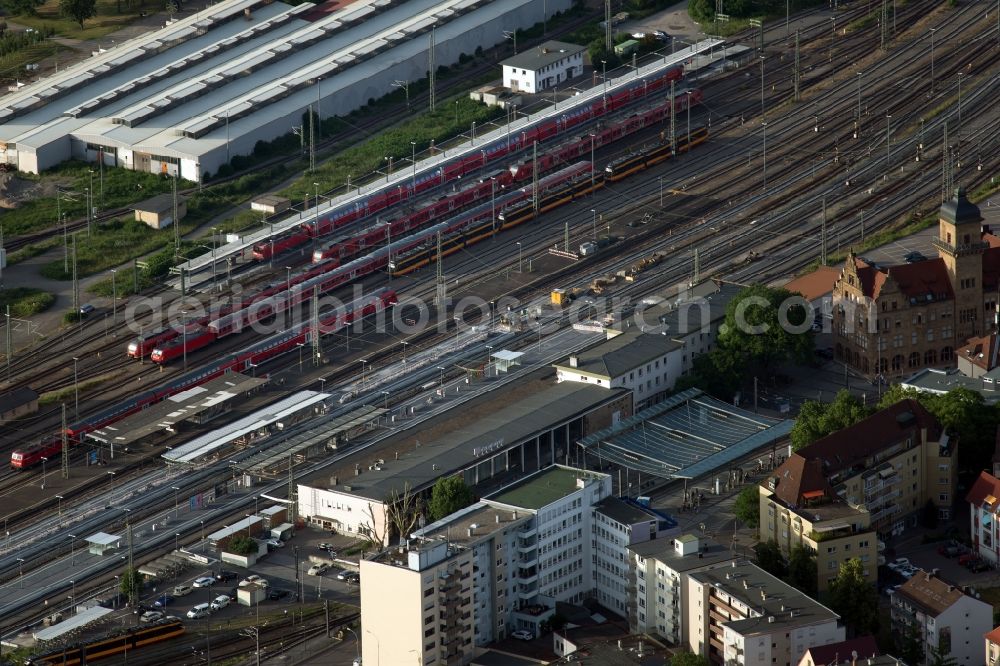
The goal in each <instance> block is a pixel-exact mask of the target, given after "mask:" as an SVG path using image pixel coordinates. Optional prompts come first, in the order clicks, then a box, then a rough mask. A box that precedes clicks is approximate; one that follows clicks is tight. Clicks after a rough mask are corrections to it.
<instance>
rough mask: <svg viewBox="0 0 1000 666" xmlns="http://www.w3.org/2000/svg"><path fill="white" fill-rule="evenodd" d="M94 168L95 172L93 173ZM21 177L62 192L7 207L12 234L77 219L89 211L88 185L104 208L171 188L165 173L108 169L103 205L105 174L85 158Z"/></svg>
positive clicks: (6, 219)
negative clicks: (61, 218) (13, 206)
mask: <svg viewBox="0 0 1000 666" xmlns="http://www.w3.org/2000/svg"><path fill="white" fill-rule="evenodd" d="M91 169H93V171H94V173H93V175H91ZM17 178H18V179H19V180H21V181H25V183H30V182H35V183H37V184H38V186H39V187H42V188H44V189H47V190H49V191H52V192H53V193H54V192H55V188H56V187H59V188H61V189H62V192H63V193H62V194H58V195H53V196H33V197H31V198H30V200H28V201H24V202H22V203H21V204H20V205H18V207H17V208H14V209H9V210H5V211H4V214H3V229H4V233H5V234H7V235H9V236H15V235H18V234H24V233H28V232H30V231H35V230H38V229H47V228H51V227H55V226H57V225H58V224H59V221H60V216H61V215H63V214H65V217H66V219H67V220H76V219H80V218H83V217H86V215H87V189H89V188H90V187H91V185H93V190H94V206H95V207H97V208H98V209H100V210H111V209H114V208H121V207H125V206H129V205H132V204H134V203H135V202H136V201H140V200H142V199H147V198H149V197H152V196H154V195H156V194H162V193H164V192H169V191H170V189H171V187H172V185H171V181H170V178H169V177H167V176H164V175H161V174H152V173H142V172H140V171H132V170H131V169H122V168H108V167H105V169H104V178H103V181H104V187H103V192H104V205H103V206H102V205H101V191H102V188H101V180H102V179H101V177H100V171H99V170H98V169H97V167H96V165H91V164H85V163H82V162H66V163H65V164H62V165H60V166H58V167H56V168H54V169H51V170H49V171H46V172H45V173H44V174H42V175H41V176H36V175H32V174H25V173H18V174H17ZM192 185H193V183H190V182H188V181H181V182H180V183H178V187H180V188H187V187H191V186H192Z"/></svg>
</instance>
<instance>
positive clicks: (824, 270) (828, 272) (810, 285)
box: [784, 266, 840, 301]
mask: <svg viewBox="0 0 1000 666" xmlns="http://www.w3.org/2000/svg"><path fill="white" fill-rule="evenodd" d="M839 274H840V271H839V270H838V269H836V268H834V267H833V266H820V267H818V268H816V270H813V271H810V272H808V273H806V274H805V275H800V276H799V277H797V278H795V279H794V280H791V281H789V282H788V283H787V284H786V285H785V286H784V288H785V289H787V290H788V291H791V292H798V293H800V294H802V295H803V296H804V297H805V299H806V300H807V301H814V300H816V299H817V298H820V297H821V296H826V295H827V294H829V293H830V292H831V291H833V283H834V282H836V281H837V276H838V275H839Z"/></svg>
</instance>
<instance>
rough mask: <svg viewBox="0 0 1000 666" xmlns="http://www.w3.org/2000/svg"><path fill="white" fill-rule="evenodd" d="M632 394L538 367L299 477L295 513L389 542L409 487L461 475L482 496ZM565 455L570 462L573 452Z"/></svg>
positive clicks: (618, 408)
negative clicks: (391, 507) (395, 508)
mask: <svg viewBox="0 0 1000 666" xmlns="http://www.w3.org/2000/svg"><path fill="white" fill-rule="evenodd" d="M631 413H632V396H631V393H630V392H629V391H626V390H624V389H614V390H610V391H609V390H607V389H603V388H598V387H596V386H587V385H583V384H575V383H569V382H564V383H561V384H556V383H553V381H552V371H551V370H548V369H543V370H540V371H536V372H534V373H531V374H529V375H527V376H526V377H524V378H522V379H520V380H519V381H517V382H513V383H510V384H507V385H504V386H502V387H500V388H498V389H496V390H493V391H489V392H486V393H484V394H483V395H480V396H477V397H475V398H473V399H471V400H469V401H468V402H466V403H465V404H464V405H463V406H462V408H460V409H456V410H451V411H449V412H446V413H444V414H442V415H439V416H436V417H433V418H431V419H429V420H427V421H425V422H424V423H422V424H421V427H420V429H419V430H416V429H413V430H404V431H402V432H400V433H399V434H398V435H395V436H393V437H391V438H389V439H387V440H385V441H384V442H383V443H382V444H381V445H380V446H379V449H378V452H377V453H371V452H368V451H362V452H359V453H357V454H354V455H348V456H346V457H345V458H344V459H343V460H342V461H341V462H340V464H339V465H338V466H336V467H333V468H331V469H329V470H324V471H322V472H318V473H316V474H313V475H310V476H307V477H306V478H304V479H302V480H300V481H299V485H298V494H297V496H298V512H299V517H300V518H302V519H303V520H305V521H306V522H309V523H311V524H313V525H316V526H318V527H322V528H324V529H330V530H335V531H338V532H343V533H346V534H353V535H357V536H362V535H370V536H375V537H377V538H378V539H379V540H381V541H382V542H383V543H388V542H389V538H390V535H389V534H387V526H388V525H387V515H386V512H387V507H388V504H389V501H390V499H389V498H391V497H393V496H394V495H396V496H398V495H401V494H403V493H405V492H409V493H411V494H418V495H420V494H428V493H429V492H430V489H431V488H432V486H433V485H434V483H435V482H436V481H437V480H438V478H441V477H447V476H453V475H458V476H461V477H462V478H463V479H464V481H465V483H466V484H467V485H469V486H470V487H471V488H472V489H473V492H474V493H476V494H477V495H478V496H483V495H486V494H487V493H489V492H490V491H492V490H495V489H497V488H499V487H501V486H503V485H505V484H508V483H510V482H512V481H514V480H516V479H519V478H522V477H523V476H524V475H525V474H530V473H532V472H535V471H537V470H541V469H544V468H546V467H548V466H550V465H553V464H555V463H565V462H566V461H567V460H570V459H571V456H572V455H573V453H574V451H572V450H571V449H572V445H573V444H574V443H575V442H576V441H577V440H579V439H580V438H581V437H585V436H586V435H587V434H589V433H592V432H596V431H598V430H601V429H602V428H605V427H607V426H609V425H610V424H611V423H613V422H617V421H619V420H621V419H623V418H627V417H628V416H629V415H631ZM570 462H572V461H571V460H570Z"/></svg>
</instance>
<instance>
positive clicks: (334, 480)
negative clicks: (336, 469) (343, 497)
mask: <svg viewBox="0 0 1000 666" xmlns="http://www.w3.org/2000/svg"><path fill="white" fill-rule="evenodd" d="M333 485H335V486H338V485H340V477H339V476H334V477H333Z"/></svg>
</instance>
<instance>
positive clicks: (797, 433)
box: [791, 389, 872, 451]
mask: <svg viewBox="0 0 1000 666" xmlns="http://www.w3.org/2000/svg"><path fill="white" fill-rule="evenodd" d="M871 413H872V411H871V410H870V409H868V408H866V407H865V406H864V405H863V404H861V401H860V400H858V399H857V398H855V397H854V396H853V395H851V393H850V392H849V391H847V390H846V389H842V390H841V391H839V392H838V393H837V396H836V397H835V398H834V399H833V402H831V403H830V404H829V405H825V404H823V403H821V402H815V401H813V400H809V401H807V402H805V403H803V405H802V409H801V410H799V416H798V418H796V419H795V425H794V426H792V434H791V440H792V450H793V451H798V450H799V449H801V448H802V447H804V446H808V445H809V444H812V443H813V442H815V441H816V440H818V439H821V438H823V437H826V436H827V435H829V434H830V433H834V432H837V431H838V430H843V429H844V428H847V427H849V426H852V425H854V424H855V423H857V422H858V421H861V420H862V419H864V418H867V417H868V416H870V415H871Z"/></svg>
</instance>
